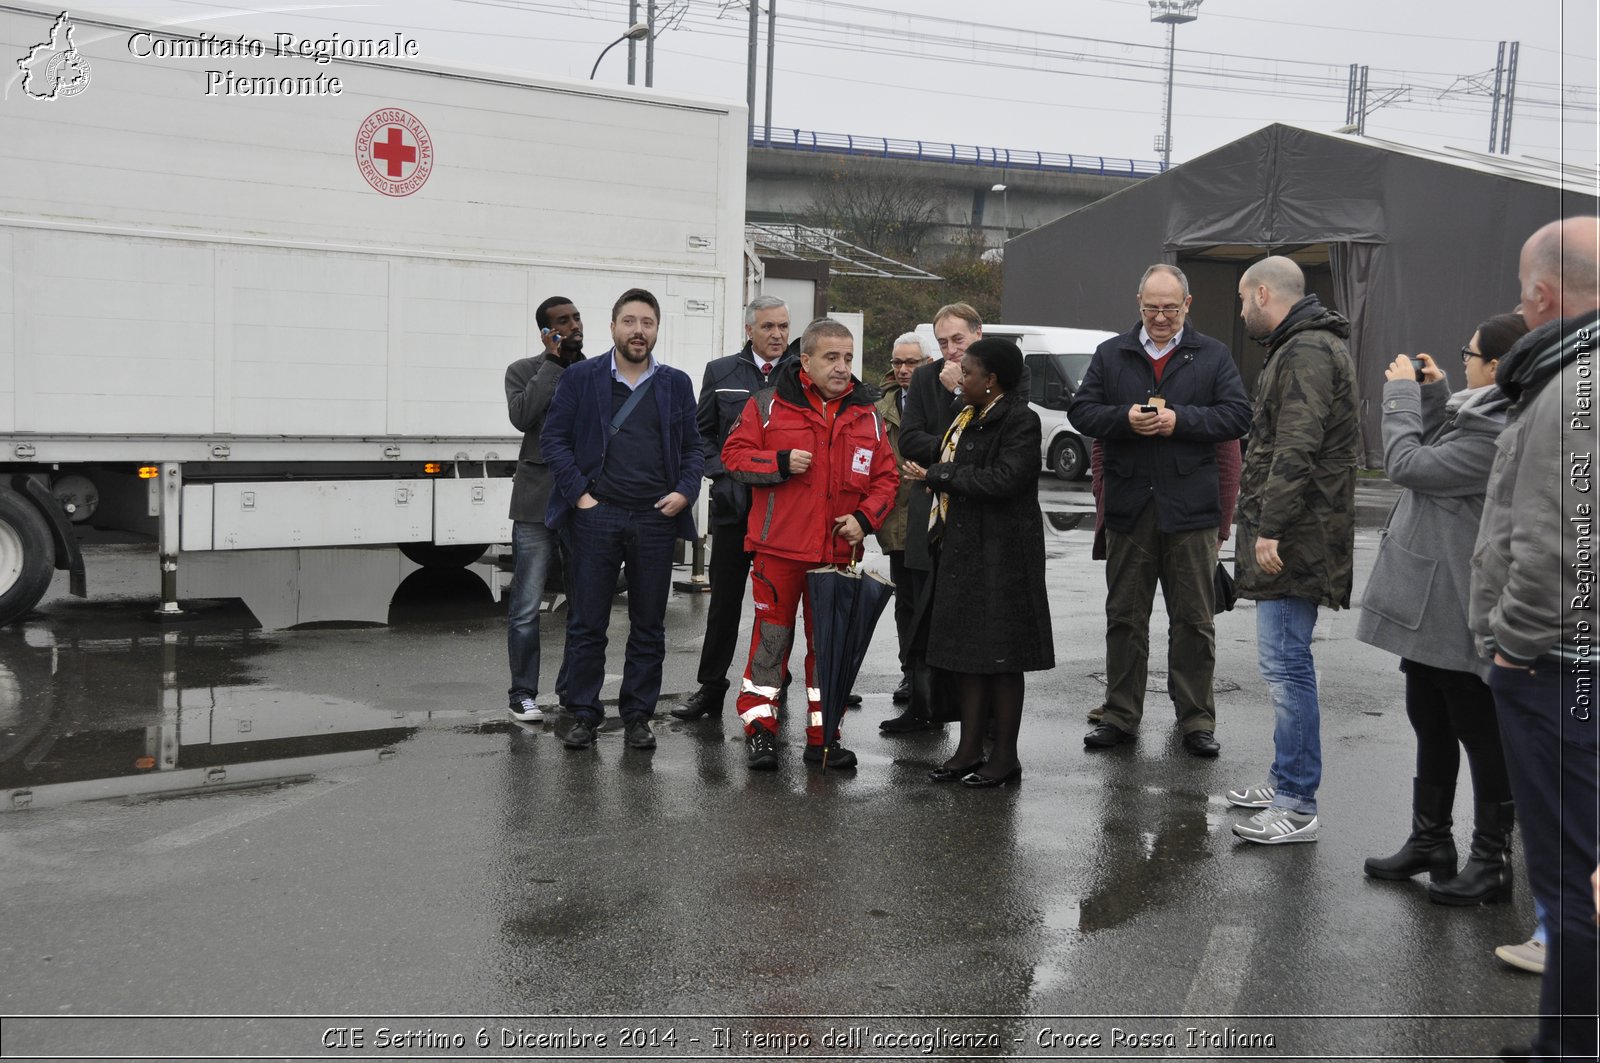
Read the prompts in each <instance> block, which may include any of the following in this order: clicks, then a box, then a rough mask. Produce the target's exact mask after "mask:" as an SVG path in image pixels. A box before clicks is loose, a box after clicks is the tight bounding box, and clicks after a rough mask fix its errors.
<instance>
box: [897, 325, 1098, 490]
mask: <svg viewBox="0 0 1600 1063" xmlns="http://www.w3.org/2000/svg"><path fill="white" fill-rule="evenodd" d="M917 332H918V333H919V334H920V335H924V336H926V337H927V338H928V343H929V344H930V346H931V349H933V350H935V351H937V350H938V349H939V344H938V343H937V342H936V341H935V340H934V338H933V326H932V325H931V324H924V325H918V326H917ZM983 335H984V338H985V339H990V338H994V337H1000V338H1003V339H1008V340H1010V341H1011V342H1013V343H1015V344H1016V345H1017V346H1018V347H1020V348H1021V349H1022V357H1023V359H1024V360H1025V361H1026V362H1027V366H1028V375H1029V392H1030V394H1029V396H1028V397H1029V399H1030V400H1031V401H1030V403H1029V405H1031V406H1032V407H1033V410H1034V412H1035V413H1037V414H1038V415H1039V421H1040V424H1041V426H1042V427H1043V428H1044V443H1043V446H1042V447H1041V448H1040V455H1039V460H1040V461H1041V462H1042V463H1043V465H1044V467H1045V468H1046V469H1048V470H1049V471H1050V472H1053V473H1055V474H1056V475H1057V476H1059V477H1060V478H1061V479H1063V480H1080V479H1082V478H1083V477H1084V476H1087V475H1088V473H1089V440H1087V439H1085V438H1084V437H1082V436H1080V435H1079V434H1078V433H1077V431H1076V430H1074V429H1073V427H1072V422H1071V421H1069V420H1067V406H1068V405H1069V404H1071V402H1072V396H1073V395H1074V394H1076V393H1077V390H1078V386H1079V385H1080V384H1082V383H1083V374H1084V373H1085V372H1087V371H1088V369H1089V359H1090V358H1093V357H1094V349H1095V348H1096V347H1098V346H1100V345H1101V344H1102V343H1104V342H1105V341H1106V340H1109V339H1112V338H1113V337H1115V336H1116V333H1115V332H1101V331H1100V330H1098V329H1081V328H1056V327H1055V326H1052V325H1000V324H985V325H984V326H983Z"/></svg>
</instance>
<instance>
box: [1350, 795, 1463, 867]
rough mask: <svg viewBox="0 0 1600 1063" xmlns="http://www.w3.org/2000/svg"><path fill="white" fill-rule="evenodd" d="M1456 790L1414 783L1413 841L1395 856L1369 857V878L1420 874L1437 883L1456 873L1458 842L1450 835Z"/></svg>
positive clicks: (1367, 863)
mask: <svg viewBox="0 0 1600 1063" xmlns="http://www.w3.org/2000/svg"><path fill="white" fill-rule="evenodd" d="M1455 796H1456V795H1455V788H1454V787H1445V786H1434V785H1433V784H1432V783H1425V782H1423V781H1422V780H1421V779H1413V780H1412V782H1411V837H1409V838H1407V839H1406V842H1405V844H1404V845H1402V846H1401V847H1400V851H1399V852H1397V853H1395V854H1394V855H1393V856H1385V857H1376V856H1369V857H1367V862H1366V869H1367V874H1369V875H1371V876H1372V877H1373V878H1384V879H1404V878H1410V877H1411V876H1412V875H1415V874H1417V873H1418V872H1420V871H1427V872H1430V877H1432V878H1433V879H1434V880H1436V881H1437V880H1438V879H1444V878H1450V877H1451V876H1452V875H1454V874H1455V873H1456V840H1455V838H1454V837H1453V836H1452V835H1451V833H1450V809H1451V806H1452V805H1453V804H1454V803H1455Z"/></svg>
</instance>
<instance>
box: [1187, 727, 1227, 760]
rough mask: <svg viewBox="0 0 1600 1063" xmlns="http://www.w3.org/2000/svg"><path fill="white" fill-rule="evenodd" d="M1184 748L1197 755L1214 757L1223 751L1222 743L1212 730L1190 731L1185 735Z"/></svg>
mask: <svg viewBox="0 0 1600 1063" xmlns="http://www.w3.org/2000/svg"><path fill="white" fill-rule="evenodd" d="M1183 748H1184V751H1185V752H1187V753H1190V754H1193V755H1194V756H1197V757H1214V756H1216V755H1217V754H1218V753H1221V752H1222V743H1220V742H1218V741H1217V740H1216V737H1215V736H1213V735H1212V733H1211V732H1210V731H1190V732H1189V733H1188V734H1186V735H1184V736H1183Z"/></svg>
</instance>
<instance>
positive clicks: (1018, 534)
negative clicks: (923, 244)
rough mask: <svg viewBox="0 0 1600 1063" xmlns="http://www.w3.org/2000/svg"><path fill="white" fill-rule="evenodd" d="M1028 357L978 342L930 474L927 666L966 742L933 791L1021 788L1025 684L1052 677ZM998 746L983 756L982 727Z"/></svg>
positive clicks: (936, 773)
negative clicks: (950, 693) (990, 726)
mask: <svg viewBox="0 0 1600 1063" xmlns="http://www.w3.org/2000/svg"><path fill="white" fill-rule="evenodd" d="M1022 367H1023V361H1022V352H1021V351H1020V350H1019V349H1018V348H1017V345H1016V344H1014V343H1012V342H1011V341H1010V340H1002V339H986V340H979V341H978V342H976V343H974V344H973V345H972V346H970V347H968V348H967V352H966V354H964V355H963V356H962V358H961V394H962V397H963V398H964V399H965V401H966V406H965V407H964V408H963V409H962V411H961V412H960V413H959V414H957V415H956V419H955V421H954V423H953V424H951V426H950V430H949V431H948V432H946V433H945V437H944V445H943V447H942V448H941V450H940V454H939V460H938V462H937V463H936V464H934V465H931V466H929V467H928V469H927V470H926V472H925V473H924V472H923V471H922V470H921V469H919V468H917V467H916V466H911V467H910V469H911V475H913V476H914V477H917V476H920V477H922V478H924V479H925V481H926V484H927V487H928V489H929V490H931V491H932V492H933V493H934V499H933V506H932V512H931V514H930V522H929V532H928V539H929V542H930V543H932V544H935V546H936V549H937V551H938V560H937V564H936V570H935V575H934V593H933V605H932V609H933V614H932V618H931V620H930V624H929V629H928V651H927V659H928V663H929V664H930V665H933V666H934V667H936V668H941V669H944V670H946V671H948V672H949V673H951V675H950V678H951V681H952V684H953V686H954V688H955V700H956V702H957V704H958V705H959V707H960V712H961V740H960V742H959V743H958V744H957V746H956V751H955V753H954V754H952V755H951V757H950V759H949V760H947V761H945V762H944V763H943V764H941V765H940V766H939V767H937V768H934V769H933V770H932V771H931V772H929V773H928V775H929V777H930V778H932V779H933V780H935V781H936V782H953V781H959V782H961V783H962V784H963V785H965V786H969V787H992V786H1006V785H1008V784H1010V783H1014V782H1018V781H1019V780H1021V778H1022V764H1021V762H1020V761H1019V760H1018V758H1017V734H1018V732H1019V730H1020V729H1021V727H1022V694H1023V679H1022V677H1023V673H1024V672H1033V671H1040V670H1043V669H1046V668H1053V667H1055V644H1054V640H1053V638H1052V637H1051V633H1050V602H1049V599H1048V598H1047V597H1046V595H1045V587H1044V522H1043V520H1041V519H1040V516H1039V447H1040V436H1041V429H1040V426H1039V415H1038V414H1036V413H1034V412H1033V410H1031V409H1029V408H1028V399H1027V396H1026V395H1021V394H1016V393H1015V391H1016V388H1017V385H1018V384H1019V383H1020V382H1021V380H1022ZM990 718H992V719H993V721H994V745H993V748H992V749H991V751H990V753H989V757H988V760H987V762H986V761H985V759H984V755H983V736H984V724H985V722H986V720H988V719H990Z"/></svg>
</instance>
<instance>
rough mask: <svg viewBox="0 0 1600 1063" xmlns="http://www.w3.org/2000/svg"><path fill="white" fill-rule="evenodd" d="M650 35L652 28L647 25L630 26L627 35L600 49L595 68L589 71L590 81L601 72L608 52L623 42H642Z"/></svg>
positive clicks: (635, 24)
mask: <svg viewBox="0 0 1600 1063" xmlns="http://www.w3.org/2000/svg"><path fill="white" fill-rule="evenodd" d="M649 35H650V27H649V26H648V25H647V24H646V23H643V22H635V23H634V24H633V25H631V26H629V27H628V32H627V33H624V34H623V35H622V36H620V37H618V38H617V39H616V40H614V41H612V42H611V43H610V44H608V45H606V46H605V47H604V48H602V49H600V54H599V55H598V56H596V57H595V60H594V67H593V68H592V69H591V70H590V71H589V80H590V81H593V80H594V76H595V74H596V73H597V72H598V71H599V70H600V60H602V59H604V58H605V57H606V53H607V52H609V51H610V50H611V49H613V48H615V47H616V46H617V45H619V44H621V43H622V42H623V41H642V40H644V39H645V38H646V37H648V36H649Z"/></svg>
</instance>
